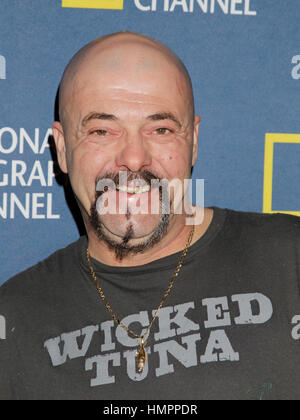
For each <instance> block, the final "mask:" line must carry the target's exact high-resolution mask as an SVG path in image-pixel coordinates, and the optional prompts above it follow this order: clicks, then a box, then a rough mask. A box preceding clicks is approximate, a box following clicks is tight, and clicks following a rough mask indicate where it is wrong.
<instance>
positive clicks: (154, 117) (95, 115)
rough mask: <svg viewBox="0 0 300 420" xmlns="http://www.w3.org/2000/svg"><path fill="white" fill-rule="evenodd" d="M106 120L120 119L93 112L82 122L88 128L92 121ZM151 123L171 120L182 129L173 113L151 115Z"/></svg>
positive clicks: (111, 115)
mask: <svg viewBox="0 0 300 420" xmlns="http://www.w3.org/2000/svg"><path fill="white" fill-rule="evenodd" d="M95 119H96V120H106V121H118V118H117V117H116V116H115V115H113V114H106V113H105V112H91V113H89V114H88V115H86V116H85V117H84V118H83V120H82V126H83V127H84V126H86V125H87V123H88V122H89V121H91V120H95ZM147 120H149V121H162V120H171V121H173V122H175V124H176V125H177V126H178V127H179V128H181V127H182V126H181V124H180V122H179V120H178V119H177V118H176V117H175V115H174V114H172V113H171V112H159V113H156V114H152V115H149V116H148V117H147Z"/></svg>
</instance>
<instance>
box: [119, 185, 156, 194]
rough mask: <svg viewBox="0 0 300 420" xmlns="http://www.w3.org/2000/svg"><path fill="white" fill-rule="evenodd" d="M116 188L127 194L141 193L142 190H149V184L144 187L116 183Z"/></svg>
mask: <svg viewBox="0 0 300 420" xmlns="http://www.w3.org/2000/svg"><path fill="white" fill-rule="evenodd" d="M117 189H118V190H119V191H122V192H127V193H129V194H142V193H144V192H148V191H150V187H149V185H145V186H144V187H127V186H126V185H118V187H117Z"/></svg>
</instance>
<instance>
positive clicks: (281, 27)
mask: <svg viewBox="0 0 300 420" xmlns="http://www.w3.org/2000/svg"><path fill="white" fill-rule="evenodd" d="M63 6H65V7H63ZM70 6H73V7H70ZM75 6H81V7H75ZM108 7H111V8H112V9H109V8H108ZM116 7H118V8H116ZM113 8H115V9H113ZM299 23H300V1H299V0H288V1H287V0H124V1H122V0H64V1H62V0H43V1H40V0H22V1H20V0H1V2H0V31H1V36H0V104H1V112H0V229H1V230H0V235H1V243H0V258H1V269H0V271H1V275H0V284H1V283H3V282H4V281H5V280H7V279H8V278H9V277H10V276H12V275H13V274H15V273H17V272H19V271H21V270H23V269H25V268H27V267H29V266H30V265H33V264H35V263H36V262H37V261H39V260H41V259H43V258H45V257H46V256H48V255H49V254H50V253H51V252H53V251H54V250H56V249H58V248H61V247H63V246H65V245H67V244H68V243H70V242H71V241H74V240H76V239H77V238H78V236H79V231H78V228H77V224H76V223H75V220H74V217H73V215H72V213H71V211H70V209H69V206H68V205H67V203H66V197H65V192H64V188H63V186H62V185H61V183H60V182H57V180H56V179H55V178H54V177H53V164H52V155H51V153H50V148H49V145H48V140H49V138H50V135H51V130H50V127H51V124H52V121H53V118H54V117H53V114H54V103H55V96H56V92H57V88H58V84H59V81H60V77H61V75H62V72H63V70H64V67H65V65H66V64H67V62H68V61H69V59H70V58H71V57H72V55H73V54H74V53H75V52H76V51H77V50H78V49H79V48H81V47H82V46H83V45H84V44H86V43H87V42H89V41H91V40H92V39H94V38H97V37H99V36H102V35H105V34H108V33H111V32H117V31H121V30H131V31H136V32H140V33H143V34H146V35H149V36H152V37H154V38H156V39H158V40H161V41H162V42H164V43H165V44H166V45H168V46H169V47H170V48H171V49H173V50H174V51H175V52H176V53H177V54H178V55H179V56H180V57H181V58H182V60H183V61H184V63H185V64H186V66H187V68H188V70H189V71H190V74H191V78H192V81H193V86H194V91H195V101H196V112H197V113H198V114H200V115H201V117H202V123H201V128H200V135H199V144H200V147H199V157H198V162H197V165H196V166H195V168H194V172H193V178H204V179H205V204H206V205H217V206H220V207H230V208H234V209H238V210H247V211H248V210H249V211H258V212H261V211H263V202H264V200H265V204H266V202H267V201H268V203H267V205H266V206H265V208H268V206H269V208H270V209H271V210H273V211H277V210H280V211H285V212H293V213H296V214H300V213H299V212H300V193H299V161H300V159H299V158H300V118H299V117H300V112H299V110H300V24H299ZM267 133H276V135H275V136H273V137H272V138H271V142H272V149H270V148H269V149H267V155H268V156H266V161H265V150H266V143H265V139H266V134H267ZM289 134H295V135H294V136H289ZM270 150H272V154H271V152H270ZM265 162H266V164H265ZM270 177H271V180H270ZM267 178H268V180H269V183H268V184H267V183H266V179H267ZM264 180H265V184H264ZM58 181H59V179H58ZM264 185H265V190H264ZM270 185H271V187H270ZM71 206H72V205H71Z"/></svg>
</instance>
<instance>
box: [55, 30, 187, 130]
mask: <svg viewBox="0 0 300 420" xmlns="http://www.w3.org/2000/svg"><path fill="white" fill-rule="evenodd" d="M95 72H97V74H98V76H99V79H101V78H102V77H103V78H104V79H105V77H106V76H107V75H110V77H114V78H115V80H116V81H117V80H118V78H121V76H122V77H123V78H124V75H126V77H128V81H129V83H130V79H131V80H136V81H137V82H139V81H142V80H144V83H145V80H147V77H148V78H152V79H153V77H155V75H156V77H157V76H158V77H159V75H160V76H162V75H163V73H164V76H165V77H168V75H169V76H170V77H173V81H174V84H175V85H176V87H177V88H178V89H179V91H180V94H181V95H182V96H183V97H184V100H185V102H186V106H187V107H188V108H189V113H190V116H191V118H193V116H194V98H193V91H192V85H191V80H190V77H189V74H188V72H187V70H186V68H185V66H184V64H183V63H182V61H181V60H180V59H179V58H178V57H177V55H176V54H174V53H173V51H171V50H170V49H169V48H168V47H166V46H165V45H163V44H162V43H160V42H158V41H156V40H154V39H152V38H149V37H147V36H144V35H140V34H137V33H133V32H119V33H115V34H111V35H107V36H104V37H101V38H98V39H95V40H94V41H92V42H90V43H89V44H87V45H85V46H84V47H83V48H81V49H80V50H79V51H78V52H77V53H76V54H75V55H74V56H73V58H72V59H71V60H70V62H69V64H68V65H67V67H66V69H65V71H64V74H63V77H62V80H61V84H60V91H59V113H60V119H61V121H62V122H64V115H65V112H66V110H67V108H68V104H70V101H72V100H73V99H74V96H76V95H77V94H78V93H79V92H80V90H81V88H82V87H83V86H84V84H85V83H88V82H89V79H90V77H89V75H90V74H92V73H95ZM120 87H121V88H124V86H121V81H120ZM145 88H146V87H145ZM140 90H141V89H140ZM141 93H142V92H141Z"/></svg>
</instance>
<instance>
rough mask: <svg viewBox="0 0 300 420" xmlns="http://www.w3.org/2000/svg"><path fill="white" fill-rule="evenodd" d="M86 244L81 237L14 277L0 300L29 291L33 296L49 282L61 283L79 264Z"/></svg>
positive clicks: (8, 281)
mask: <svg viewBox="0 0 300 420" xmlns="http://www.w3.org/2000/svg"><path fill="white" fill-rule="evenodd" d="M84 243H86V237H80V238H79V239H78V240H77V241H75V242H72V243H71V244H69V245H67V246H66V247H64V248H61V249H58V250H57V251H55V252H53V253H52V254H50V255H49V256H48V257H47V258H45V259H44V260H42V261H39V262H38V263H37V264H35V265H33V266H31V267H29V268H27V269H26V270H24V271H22V272H20V273H18V274H16V275H14V276H13V277H11V278H10V279H8V280H7V281H6V282H5V283H4V284H3V285H2V286H1V287H0V299H5V298H9V299H11V298H12V297H13V296H14V295H17V296H20V295H22V294H23V295H27V294H28V291H29V290H30V292H31V294H33V293H34V291H35V289H39V290H40V289H41V286H45V288H46V286H47V285H49V282H51V283H53V282H56V281H59V279H62V278H63V277H64V274H65V273H67V272H68V271H70V266H72V265H75V264H76V263H78V259H79V257H80V250H81V249H82V247H83V245H84Z"/></svg>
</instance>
